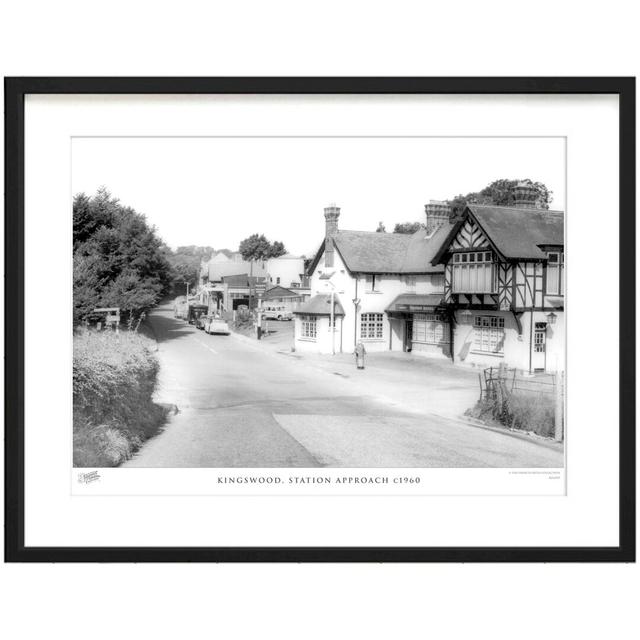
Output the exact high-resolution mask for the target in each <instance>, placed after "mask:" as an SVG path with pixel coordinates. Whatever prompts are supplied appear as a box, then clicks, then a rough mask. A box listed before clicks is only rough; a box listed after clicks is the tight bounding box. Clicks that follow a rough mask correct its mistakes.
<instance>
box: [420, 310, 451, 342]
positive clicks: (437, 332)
mask: <svg viewBox="0 0 640 640" xmlns="http://www.w3.org/2000/svg"><path fill="white" fill-rule="evenodd" d="M412 340H413V342H423V343H425V344H448V343H449V323H448V322H447V319H446V318H445V317H444V316H443V315H441V314H435V313H415V314H414V315H413V336H412Z"/></svg>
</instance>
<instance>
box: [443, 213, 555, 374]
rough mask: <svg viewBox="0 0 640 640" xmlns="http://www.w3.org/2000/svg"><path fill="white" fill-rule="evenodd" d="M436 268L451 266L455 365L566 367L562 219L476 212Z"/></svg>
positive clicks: (464, 218) (447, 273)
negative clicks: (501, 362) (499, 363)
mask: <svg viewBox="0 0 640 640" xmlns="http://www.w3.org/2000/svg"><path fill="white" fill-rule="evenodd" d="M433 263H434V264H442V265H444V301H445V303H446V305H447V308H448V309H449V313H450V315H451V317H452V318H453V319H454V326H455V329H454V340H453V345H452V351H453V354H454V359H455V358H457V361H460V362H465V363H470V364H482V365H492V364H493V363H495V362H496V358H498V359H502V358H504V359H505V360H507V361H508V362H509V364H511V365H512V366H519V367H522V368H525V369H527V368H528V369H529V370H530V371H538V370H546V369H548V368H549V367H550V366H551V367H552V368H553V367H558V366H562V364H561V363H562V360H563V355H562V354H563V348H564V347H563V344H564V317H563V314H562V312H563V311H564V213H563V212H561V211H547V210H541V209H535V208H531V207H497V206H483V205H469V206H467V207H466V208H465V210H464V212H463V213H462V215H461V216H460V217H459V219H458V221H457V222H456V224H455V225H454V226H453V228H452V229H451V231H450V232H449V235H448V236H447V238H446V239H445V242H444V243H443V244H442V246H441V247H440V249H439V251H438V253H437V254H436V256H435V257H434V260H433ZM553 325H562V329H560V327H559V326H556V327H555V329H554V328H553ZM549 358H552V360H553V362H552V363H551V364H550V363H549Z"/></svg>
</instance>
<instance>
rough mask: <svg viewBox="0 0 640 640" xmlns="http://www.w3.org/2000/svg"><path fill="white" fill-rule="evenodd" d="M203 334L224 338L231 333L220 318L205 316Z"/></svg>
mask: <svg viewBox="0 0 640 640" xmlns="http://www.w3.org/2000/svg"><path fill="white" fill-rule="evenodd" d="M204 332H205V333H209V334H212V333H218V334H222V335H225V336H228V335H229V334H230V333H231V331H229V325H228V324H227V323H226V322H225V321H224V320H223V319H222V318H216V317H215V316H207V320H206V321H205V323H204Z"/></svg>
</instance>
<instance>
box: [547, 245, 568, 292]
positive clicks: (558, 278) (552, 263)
mask: <svg viewBox="0 0 640 640" xmlns="http://www.w3.org/2000/svg"><path fill="white" fill-rule="evenodd" d="M563 276H564V253H562V252H561V251H550V252H549V253H548V254H547V293H548V294H549V295H564V285H563V281H562V279H563Z"/></svg>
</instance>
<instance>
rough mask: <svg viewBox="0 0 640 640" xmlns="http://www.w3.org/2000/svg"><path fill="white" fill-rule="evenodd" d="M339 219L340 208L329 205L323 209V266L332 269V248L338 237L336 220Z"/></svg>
mask: <svg viewBox="0 0 640 640" xmlns="http://www.w3.org/2000/svg"><path fill="white" fill-rule="evenodd" d="M339 217H340V207H336V205H335V204H330V205H329V206H328V207H325V209H324V219H325V220H326V226H325V234H324V266H325V267H333V254H334V246H333V241H334V239H335V237H336V236H337V235H338V218H339Z"/></svg>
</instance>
